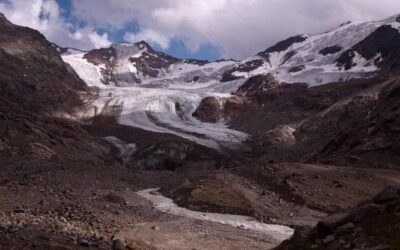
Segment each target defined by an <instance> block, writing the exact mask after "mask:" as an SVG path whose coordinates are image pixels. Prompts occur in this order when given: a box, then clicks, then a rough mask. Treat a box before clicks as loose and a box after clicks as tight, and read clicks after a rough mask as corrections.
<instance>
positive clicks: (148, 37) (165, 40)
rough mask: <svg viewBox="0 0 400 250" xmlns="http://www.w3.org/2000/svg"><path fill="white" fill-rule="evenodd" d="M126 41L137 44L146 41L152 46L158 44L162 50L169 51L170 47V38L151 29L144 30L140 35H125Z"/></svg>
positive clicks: (129, 33)
mask: <svg viewBox="0 0 400 250" xmlns="http://www.w3.org/2000/svg"><path fill="white" fill-rule="evenodd" d="M124 39H125V41H127V42H131V43H135V42H139V41H146V42H148V43H150V44H157V45H159V46H160V47H161V48H162V49H168V47H169V45H170V38H169V37H168V36H165V35H163V34H161V33H160V32H156V31H154V30H151V29H146V30H143V31H141V32H139V33H131V32H128V33H126V34H125V38H124Z"/></svg>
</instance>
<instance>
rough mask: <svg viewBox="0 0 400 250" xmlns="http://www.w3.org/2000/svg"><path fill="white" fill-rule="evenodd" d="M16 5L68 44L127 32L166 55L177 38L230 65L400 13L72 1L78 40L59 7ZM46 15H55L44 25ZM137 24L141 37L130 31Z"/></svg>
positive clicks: (282, 0)
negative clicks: (292, 41)
mask: <svg viewBox="0 0 400 250" xmlns="http://www.w3.org/2000/svg"><path fill="white" fill-rule="evenodd" d="M1 1H2V0H0V2H1ZM9 1H10V2H11V3H12V4H11V5H13V6H11V7H10V6H7V4H0V11H3V12H5V14H6V16H8V17H9V18H10V19H11V20H12V21H14V22H16V23H19V24H25V25H29V26H31V27H34V28H37V29H39V30H40V31H42V32H43V33H44V34H45V35H46V36H47V37H48V38H49V39H50V40H52V41H56V42H57V41H58V42H59V43H61V44H64V45H65V44H68V45H70V46H71V45H74V43H75V46H81V47H83V48H87V47H90V46H92V47H93V46H103V45H106V44H108V42H107V40H109V36H107V34H106V35H104V33H102V35H100V34H97V35H93V32H95V31H94V30H98V29H101V30H105V31H107V32H108V33H110V34H113V33H121V32H122V33H125V35H123V36H122V37H124V38H125V40H126V41H129V42H136V41H140V40H147V41H148V42H150V43H154V44H158V45H160V47H162V48H164V49H165V48H167V47H168V46H170V44H171V40H172V39H174V40H181V41H183V43H184V44H185V46H186V47H187V48H188V49H189V50H191V51H196V50H197V49H198V48H200V47H201V45H202V44H212V45H214V46H216V47H219V48H222V49H223V56H224V57H229V58H231V57H232V58H245V57H248V56H251V55H254V54H255V53H257V52H259V51H261V50H264V49H266V48H267V47H269V46H271V45H273V44H274V43H276V42H278V41H280V40H282V39H285V38H287V37H289V36H292V35H296V34H303V33H308V34H309V33H318V32H323V31H326V30H328V29H331V28H333V27H335V26H337V25H339V24H340V23H343V22H345V21H348V20H360V21H361V20H362V21H366V20H373V19H380V18H384V17H387V16H390V15H393V14H399V13H396V12H400V1H399V0H380V1H376V0H151V1H149V0H72V3H73V8H72V15H73V16H74V18H76V19H77V20H80V21H82V22H84V23H86V24H87V26H85V27H84V28H81V29H79V30H76V32H74V33H71V32H70V31H69V30H73V29H72V28H75V27H72V28H71V24H68V23H67V22H65V21H64V20H62V18H60V15H59V8H58V6H57V4H56V3H55V1H54V0H30V1H26V0H9ZM43 12H45V13H48V14H49V15H48V17H47V18H45V19H44V20H43V19H41V18H40V15H41V13H43ZM132 22H134V23H137V24H138V26H139V32H133V31H132V30H125V29H126V24H129V23H132ZM75 33H76V34H75ZM78 34H79V35H80V36H78ZM91 34H92V35H91ZM77 37H79V39H76V38H77Z"/></svg>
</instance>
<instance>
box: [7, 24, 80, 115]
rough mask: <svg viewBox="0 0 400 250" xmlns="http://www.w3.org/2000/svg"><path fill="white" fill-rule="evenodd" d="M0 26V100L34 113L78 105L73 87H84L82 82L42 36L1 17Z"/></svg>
mask: <svg viewBox="0 0 400 250" xmlns="http://www.w3.org/2000/svg"><path fill="white" fill-rule="evenodd" d="M0 29H1V36H0V97H1V100H0V101H2V102H6V103H7V106H10V105H11V106H13V107H14V108H17V109H25V110H26V111H33V112H39V111H41V112H44V111H55V110H60V109H62V110H63V111H65V110H70V111H72V109H73V108H74V107H76V106H77V105H80V101H79V96H78V95H77V92H76V90H85V89H86V85H85V83H84V82H83V81H81V79H80V78H79V77H78V76H77V75H76V74H75V72H74V71H73V70H72V69H71V68H70V67H69V66H68V65H66V64H65V63H64V62H63V61H62V59H61V57H60V55H59V53H58V51H57V49H56V48H54V47H53V46H52V45H51V43H49V42H48V41H47V40H46V39H45V38H44V36H43V35H41V34H40V33H39V32H37V31H35V30H32V29H29V28H26V27H20V26H17V25H13V24H11V23H10V22H9V21H7V20H6V19H5V18H4V17H2V18H0ZM38 100H40V101H38ZM3 107H4V105H3Z"/></svg>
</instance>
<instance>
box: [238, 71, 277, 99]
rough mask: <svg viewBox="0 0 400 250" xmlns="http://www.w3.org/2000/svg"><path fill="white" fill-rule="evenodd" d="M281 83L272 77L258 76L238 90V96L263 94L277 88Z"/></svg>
mask: <svg viewBox="0 0 400 250" xmlns="http://www.w3.org/2000/svg"><path fill="white" fill-rule="evenodd" d="M278 85H279V82H278V81H276V80H275V78H274V77H273V76H272V75H257V76H253V77H251V78H249V80H247V81H246V82H245V83H244V84H243V85H242V86H241V87H240V88H239V89H238V90H237V92H236V93H237V94H238V95H246V96H248V97H250V96H255V95H259V94H262V93H263V92H264V91H268V90H270V89H273V88H276V87H277V86H278Z"/></svg>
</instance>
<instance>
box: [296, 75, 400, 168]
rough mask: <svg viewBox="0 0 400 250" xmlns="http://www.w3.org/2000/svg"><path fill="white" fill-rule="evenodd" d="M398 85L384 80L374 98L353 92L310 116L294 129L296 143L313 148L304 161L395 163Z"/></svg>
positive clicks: (398, 127)
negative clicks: (325, 110)
mask: <svg viewBox="0 0 400 250" xmlns="http://www.w3.org/2000/svg"><path fill="white" fill-rule="evenodd" d="M399 86H400V85H399V80H394V81H392V82H390V81H388V82H385V83H383V84H382V87H381V88H380V89H379V88H378V94H377V95H378V96H379V97H378V99H376V98H375V97H374V96H375V92H371V95H356V96H354V97H352V98H350V99H349V100H346V101H345V102H343V104H342V103H340V102H339V103H340V104H339V105H336V106H335V107H334V108H332V109H330V110H329V111H328V112H325V113H324V114H323V115H322V116H315V117H310V118H309V119H308V120H307V121H306V122H304V123H303V124H302V125H301V126H300V127H299V128H298V129H297V131H296V138H297V143H298V146H299V147H300V148H309V149H311V148H314V150H315V152H314V153H312V154H310V155H309V158H308V159H307V161H309V162H311V161H323V162H326V163H328V162H342V164H343V163H344V162H346V161H347V162H348V163H347V164H353V165H354V164H361V165H364V164H366V163H368V164H369V165H371V166H377V167H379V166H388V165H390V166H398V163H399V160H400V159H399V158H398V156H396V155H397V154H396V153H395V152H397V151H398V150H400V148H399V145H400V144H399V142H400V134H399V133H398V131H399V130H400V123H399V121H398V119H396V118H395V117H397V116H398V115H400V113H399V112H400V102H399V100H400V99H399V97H400V94H399V93H400V91H399ZM371 91H372V90H371ZM322 135H323V136H322ZM317 138H325V139H317ZM312 145H314V146H312ZM315 146H316V147H315ZM363 163H364V164H363Z"/></svg>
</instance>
